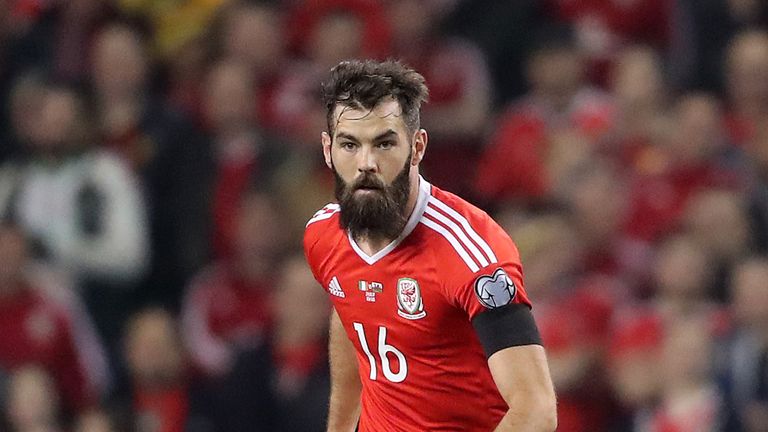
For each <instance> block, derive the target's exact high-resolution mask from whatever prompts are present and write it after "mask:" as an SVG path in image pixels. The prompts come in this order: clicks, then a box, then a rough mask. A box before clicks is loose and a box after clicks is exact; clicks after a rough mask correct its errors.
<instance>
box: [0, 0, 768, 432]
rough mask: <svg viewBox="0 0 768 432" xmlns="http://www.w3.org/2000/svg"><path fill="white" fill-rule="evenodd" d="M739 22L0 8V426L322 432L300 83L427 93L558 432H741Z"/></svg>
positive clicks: (765, 345) (321, 351)
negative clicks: (352, 71)
mask: <svg viewBox="0 0 768 432" xmlns="http://www.w3.org/2000/svg"><path fill="white" fill-rule="evenodd" d="M765 26H768V5H767V4H766V3H765V2H763V1H760V0H624V1H620V0H582V1H574V0H515V1H507V2H504V1H495V0H473V1H470V0H423V1H422V0H386V1H375V0H283V1H278V0H273V1H266V0H251V1H248V0H163V1H159V0H0V95H2V97H1V98H0V101H2V110H3V111H2V116H1V117H0V388H2V391H0V395H1V396H0V412H1V413H2V415H1V416H0V417H2V423H0V430H3V431H6V430H7V431H13V432H53V431H77V432H107V431H112V432H118V431H133V430H136V431H140V432H181V431H190V432H213V431H227V432H238V431H262V430H263V431H320V430H324V416H325V410H326V406H327V398H328V394H327V392H328V381H329V378H328V372H327V357H326V337H327V336H326V333H327V317H328V312H329V306H328V302H327V299H326V295H325V293H323V291H322V289H321V287H319V286H317V283H316V282H315V281H314V279H313V277H312V274H311V272H310V271H309V269H308V267H307V266H306V264H305V262H304V258H303V256H302V253H301V249H300V248H301V246H300V245H301V241H300V239H301V235H302V232H303V228H304V224H305V222H306V220H308V219H309V217H310V216H311V215H312V213H313V212H314V211H315V210H316V209H318V208H320V207H322V205H324V204H325V203H326V202H328V201H330V200H331V199H332V196H333V194H332V189H333V178H332V176H331V174H330V173H329V172H328V170H327V168H326V167H325V166H324V164H323V161H322V155H321V151H320V132H321V131H322V130H324V129H325V107H324V106H322V104H321V103H320V100H319V92H320V81H321V80H322V79H323V78H324V77H325V76H326V74H327V72H328V70H329V69H330V68H331V67H332V66H333V65H335V64H337V63H338V62H339V61H340V60H343V59H347V58H364V57H372V58H389V57H392V58H397V59H401V60H403V61H404V62H405V63H407V64H409V65H411V66H413V67H415V68H416V69H417V70H418V71H420V72H421V73H422V74H423V75H424V76H425V77H426V80H427V84H428V85H429V87H430V101H429V103H428V104H427V105H426V106H425V108H424V109H423V114H422V126H423V127H424V128H425V129H426V130H427V131H428V132H429V134H430V146H429V150H428V152H427V157H426V160H425V161H424V164H423V172H424V174H425V176H426V178H427V179H429V180H430V181H431V182H433V183H434V184H436V185H438V186H440V187H442V188H444V189H446V190H449V191H452V192H456V193H459V194H461V195H462V196H464V197H467V198H469V199H470V201H472V202H474V203H476V204H478V205H480V206H481V207H482V208H484V209H485V210H487V211H488V212H489V213H491V214H493V215H494V216H495V217H496V219H497V220H499V221H500V222H501V223H502V224H503V226H504V228H505V229H506V230H507V231H508V232H509V234H510V235H511V237H512V238H513V240H514V241H515V242H516V244H517V245H518V248H519V250H520V253H521V257H522V261H523V265H524V269H525V281H526V288H527V292H528V293H529V295H530V298H531V300H532V302H533V304H534V309H533V310H534V315H535V317H536V319H537V322H538V324H539V327H540V330H541V333H542V337H543V340H544V344H545V346H546V348H547V352H548V356H549V362H550V367H551V373H552V377H553V379H554V382H555V386H556V388H557V392H558V398H559V407H558V415H559V429H558V430H560V431H564V432H571V431H573V432H576V431H641V432H644V431H648V432H688V431H691V432H693V431H696V432H700V431H729V432H730V431H734V432H735V431H745V432H757V431H766V430H768V256H766V253H768V32H766V27H765Z"/></svg>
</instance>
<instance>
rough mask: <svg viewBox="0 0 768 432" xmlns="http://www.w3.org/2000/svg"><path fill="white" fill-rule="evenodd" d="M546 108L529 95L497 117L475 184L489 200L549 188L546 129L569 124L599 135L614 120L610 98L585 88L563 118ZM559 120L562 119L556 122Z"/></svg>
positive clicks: (539, 193) (593, 136)
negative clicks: (499, 117) (585, 91)
mask: <svg viewBox="0 0 768 432" xmlns="http://www.w3.org/2000/svg"><path fill="white" fill-rule="evenodd" d="M555 117H556V116H554V115H553V114H550V113H545V112H544V110H543V109H542V108H540V107H538V106H537V104H536V103H535V102H534V101H530V100H529V101H525V102H524V103H523V104H521V105H520V106H518V107H514V108H513V109H512V110H510V111H509V112H508V113H507V114H506V115H504V116H503V117H502V118H501V119H500V120H499V121H498V123H497V124H498V127H497V129H496V131H495V132H494V134H493V136H492V137H491V140H490V142H489V145H488V147H487V148H486V150H485V151H484V153H483V155H482V156H481V158H480V161H479V163H478V166H477V174H476V177H475V190H476V192H477V193H478V194H479V195H480V196H481V197H483V198H485V199H489V200H499V199H510V198H529V199H531V198H532V199H537V198H543V197H544V196H546V194H547V193H548V191H549V188H550V181H551V179H549V178H548V173H547V168H546V164H547V155H548V151H549V142H548V133H549V132H551V131H552V130H553V128H555V127H570V128H574V129H575V130H576V131H578V132H580V133H582V134H584V135H585V136H587V137H589V138H591V139H593V140H595V141H598V140H599V139H600V138H601V137H602V136H603V135H604V134H605V133H607V132H608V130H609V129H610V125H611V124H612V123H613V118H614V109H613V106H612V104H611V103H609V102H608V101H606V100H604V99H603V98H601V97H599V96H595V95H592V94H590V93H588V92H587V93H585V94H584V95H583V97H576V98H574V104H573V107H572V108H571V109H570V110H569V114H568V115H567V117H566V118H564V119H562V120H561V119H557V118H555ZM560 121H562V122H564V123H565V124H556V123H559V122H560Z"/></svg>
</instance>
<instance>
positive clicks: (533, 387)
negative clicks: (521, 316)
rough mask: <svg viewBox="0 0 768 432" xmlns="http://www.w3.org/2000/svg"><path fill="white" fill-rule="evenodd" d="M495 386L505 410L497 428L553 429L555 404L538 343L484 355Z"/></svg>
mask: <svg viewBox="0 0 768 432" xmlns="http://www.w3.org/2000/svg"><path fill="white" fill-rule="evenodd" d="M488 366H489V367H490V369H491V374H492V375H493V380H494V381H495V382H496V386H497V387H498V389H499V392H500V393H501V396H502V397H504V400H505V401H507V405H509V411H507V414H506V415H505V416H504V418H502V419H501V422H500V423H499V425H498V427H497V428H496V431H497V432H503V431H515V432H528V431H531V432H532V431H537V432H538V431H554V430H555V429H556V428H557V406H556V400H555V391H554V388H553V386H552V379H551V378H550V376H549V368H548V366H547V358H546V356H545V354H544V348H542V347H541V345H522V346H515V347H510V348H505V349H502V350H500V351H497V352H495V353H494V354H493V355H491V357H490V358H488Z"/></svg>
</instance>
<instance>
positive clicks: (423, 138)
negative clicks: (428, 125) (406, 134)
mask: <svg viewBox="0 0 768 432" xmlns="http://www.w3.org/2000/svg"><path fill="white" fill-rule="evenodd" d="M427 141H429V136H427V131H426V130H424V129H419V130H418V131H416V133H415V134H414V137H413V149H412V150H413V152H412V155H413V156H412V157H411V165H413V166H416V165H418V164H419V163H421V161H422V160H423V159H424V153H425V152H426V151H427Z"/></svg>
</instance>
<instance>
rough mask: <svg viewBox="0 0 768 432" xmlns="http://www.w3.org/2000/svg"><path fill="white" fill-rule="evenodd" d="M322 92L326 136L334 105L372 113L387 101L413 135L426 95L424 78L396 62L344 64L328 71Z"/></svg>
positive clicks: (351, 62)
mask: <svg viewBox="0 0 768 432" xmlns="http://www.w3.org/2000/svg"><path fill="white" fill-rule="evenodd" d="M322 91H323V102H324V103H325V108H326V110H327V111H326V120H327V122H328V132H329V133H331V134H332V133H333V129H334V126H335V124H334V119H333V113H334V110H335V109H336V106H337V105H343V106H345V107H350V108H358V109H359V108H363V109H368V110H371V109H373V108H374V107H375V106H376V105H377V104H379V102H381V101H382V99H384V98H386V97H392V98H394V99H396V100H397V101H398V103H399V104H400V108H401V109H402V113H403V121H404V122H405V125H406V126H407V127H408V129H410V130H411V131H415V130H416V129H418V127H419V124H420V120H419V110H420V109H421V104H422V103H423V102H426V100H427V97H428V95H429V90H428V89H427V86H426V84H425V82H424V77H423V76H421V74H419V73H418V72H416V71H415V70H413V69H411V68H409V67H408V66H406V65H404V64H402V63H400V62H399V61H395V60H387V61H383V62H378V61H374V60H349V61H343V62H341V63H339V64H338V65H336V66H335V67H334V68H333V69H331V75H330V77H329V78H328V81H326V82H324V83H323V85H322Z"/></svg>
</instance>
